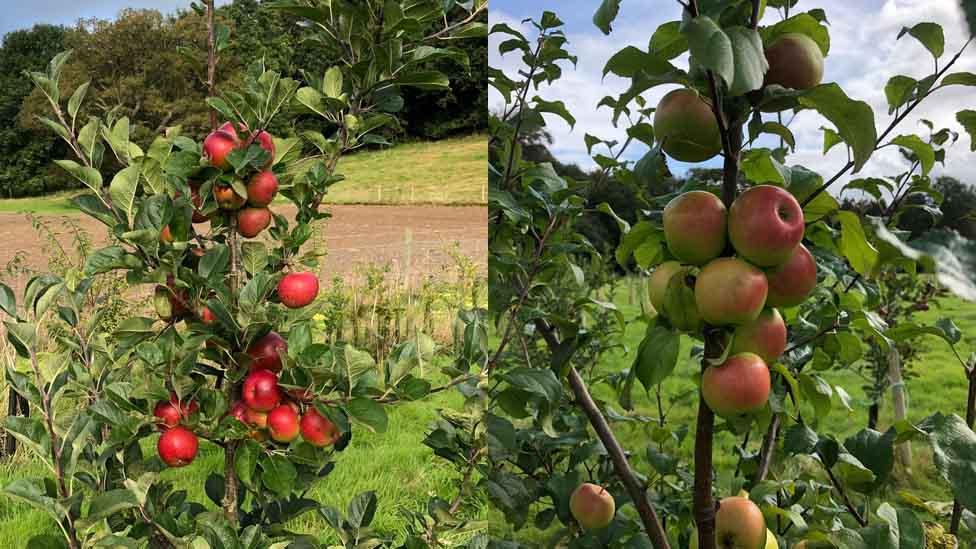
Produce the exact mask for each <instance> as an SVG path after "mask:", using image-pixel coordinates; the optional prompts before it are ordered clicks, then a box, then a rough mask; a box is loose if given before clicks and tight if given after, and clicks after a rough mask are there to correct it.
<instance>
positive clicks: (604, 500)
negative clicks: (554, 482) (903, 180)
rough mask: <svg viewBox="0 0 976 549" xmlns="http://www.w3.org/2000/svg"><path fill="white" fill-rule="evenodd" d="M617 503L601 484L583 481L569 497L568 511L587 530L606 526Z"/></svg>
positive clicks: (611, 518)
mask: <svg viewBox="0 0 976 549" xmlns="http://www.w3.org/2000/svg"><path fill="white" fill-rule="evenodd" d="M616 510H617V504H616V503H615V502H614V500H613V496H611V495H610V492H607V491H606V489H604V488H603V487H602V486H598V485H596V484H592V483H589V482H584V483H583V484H580V485H579V486H577V487H576V489H575V490H573V494H572V495H571V496H570V497H569V511H570V512H571V513H572V514H573V518H575V519H576V522H578V523H579V525H580V526H582V527H583V528H586V529H587V530H598V529H600V528H606V527H607V526H608V525H609V524H610V521H612V520H613V514H614V513H615V512H616Z"/></svg>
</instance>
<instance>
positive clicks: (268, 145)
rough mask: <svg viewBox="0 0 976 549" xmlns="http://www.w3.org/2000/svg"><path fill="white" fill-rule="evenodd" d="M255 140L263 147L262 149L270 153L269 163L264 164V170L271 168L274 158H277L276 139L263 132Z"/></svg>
mask: <svg viewBox="0 0 976 549" xmlns="http://www.w3.org/2000/svg"><path fill="white" fill-rule="evenodd" d="M254 140H255V141H257V142H258V144H259V145H261V148H262V149H264V150H266V151H268V154H269V155H270V156H269V157H268V161H267V162H265V163H264V169H268V168H270V167H271V164H273V163H274V157H275V146H274V139H273V138H272V137H271V134H270V133H268V132H266V131H264V130H261V131H260V132H259V133H258V136H257V137H256V138H255V139H254Z"/></svg>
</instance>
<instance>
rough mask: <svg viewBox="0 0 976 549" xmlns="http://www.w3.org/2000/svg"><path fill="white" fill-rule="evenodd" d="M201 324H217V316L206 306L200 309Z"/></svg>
mask: <svg viewBox="0 0 976 549" xmlns="http://www.w3.org/2000/svg"><path fill="white" fill-rule="evenodd" d="M200 322H203V323H204V324H213V323H214V322H217V315H215V314H213V311H211V310H210V307H207V306H206V305H204V306H203V307H201V308H200Z"/></svg>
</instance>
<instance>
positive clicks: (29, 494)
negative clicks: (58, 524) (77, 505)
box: [3, 478, 68, 521]
mask: <svg viewBox="0 0 976 549" xmlns="http://www.w3.org/2000/svg"><path fill="white" fill-rule="evenodd" d="M3 493H4V494H6V495H8V496H10V497H13V498H15V499H19V500H20V501H23V502H25V503H27V504H28V505H30V506H32V507H35V508H37V509H40V510H42V511H44V512H46V513H48V514H49V515H51V516H52V517H54V518H55V519H56V520H58V521H61V520H63V519H64V517H65V516H67V514H68V510H67V509H66V508H65V507H64V506H63V505H61V503H60V502H59V501H58V500H57V499H55V498H53V497H50V496H48V495H47V492H46V491H45V489H44V481H43V480H41V479H29V478H19V479H16V480H14V481H11V482H10V483H9V484H7V485H6V486H4V487H3Z"/></svg>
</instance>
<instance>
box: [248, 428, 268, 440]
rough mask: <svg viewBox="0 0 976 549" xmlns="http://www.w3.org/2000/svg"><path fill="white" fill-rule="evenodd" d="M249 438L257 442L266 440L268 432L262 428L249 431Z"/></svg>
mask: <svg viewBox="0 0 976 549" xmlns="http://www.w3.org/2000/svg"><path fill="white" fill-rule="evenodd" d="M251 438H252V439H254V440H256V441H258V442H264V441H266V440H268V432H267V431H265V430H263V429H262V430H255V431H251Z"/></svg>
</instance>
